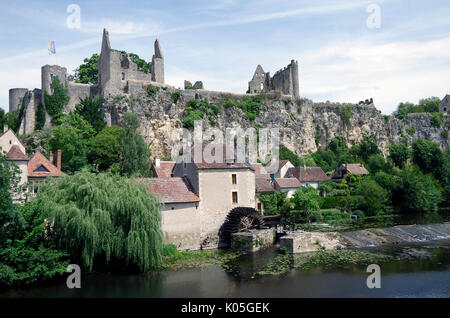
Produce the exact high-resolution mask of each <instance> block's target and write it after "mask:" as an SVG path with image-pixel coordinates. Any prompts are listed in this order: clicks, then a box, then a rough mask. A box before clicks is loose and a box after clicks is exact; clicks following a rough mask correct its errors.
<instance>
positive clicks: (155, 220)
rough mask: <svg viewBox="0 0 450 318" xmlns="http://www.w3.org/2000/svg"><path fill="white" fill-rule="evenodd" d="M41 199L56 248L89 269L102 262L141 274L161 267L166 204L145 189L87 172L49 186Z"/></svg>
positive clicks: (120, 180)
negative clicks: (134, 270)
mask: <svg viewBox="0 0 450 318" xmlns="http://www.w3.org/2000/svg"><path fill="white" fill-rule="evenodd" d="M37 200H38V201H40V203H42V204H43V206H44V209H45V210H46V211H48V218H49V221H50V223H49V224H51V229H52V230H51V232H50V233H51V235H52V237H53V239H54V240H55V241H56V243H57V245H58V246H59V247H60V248H62V249H64V250H67V252H68V253H69V254H70V256H71V261H72V262H78V264H80V265H82V266H83V267H84V268H85V269H87V270H89V271H90V270H92V267H93V265H94V260H96V261H97V260H101V259H102V258H103V259H104V260H106V262H109V261H110V260H114V261H115V262H116V261H119V262H121V263H122V262H123V264H125V265H132V266H138V267H139V269H140V270H141V271H148V270H150V269H154V268H158V267H159V266H161V265H162V263H163V254H162V251H163V236H162V231H161V212H160V207H161V204H160V202H159V201H158V199H157V198H156V197H155V196H154V195H152V194H150V193H148V192H147V190H146V188H145V186H143V185H139V184H136V183H135V182H134V181H132V180H126V179H124V178H121V177H119V176H114V175H111V174H98V175H95V174H92V173H89V172H87V171H84V170H83V171H82V172H79V173H76V174H74V175H72V176H64V177H60V178H57V179H54V180H52V181H50V182H48V183H47V184H46V186H45V187H44V188H43V189H41V191H40V193H39V195H38V198H37Z"/></svg>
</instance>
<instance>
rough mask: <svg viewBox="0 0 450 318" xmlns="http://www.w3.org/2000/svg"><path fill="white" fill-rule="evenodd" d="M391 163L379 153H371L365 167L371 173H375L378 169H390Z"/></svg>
mask: <svg viewBox="0 0 450 318" xmlns="http://www.w3.org/2000/svg"><path fill="white" fill-rule="evenodd" d="M391 168H392V167H391V164H390V163H389V162H387V161H386V159H385V158H384V157H383V155H381V154H377V155H371V156H370V157H369V158H368V159H367V169H368V170H369V172H370V173H371V174H375V173H377V172H378V171H390V170H391Z"/></svg>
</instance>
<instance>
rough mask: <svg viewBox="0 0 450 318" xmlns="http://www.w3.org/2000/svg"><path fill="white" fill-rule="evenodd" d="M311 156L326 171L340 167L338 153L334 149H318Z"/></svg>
mask: <svg viewBox="0 0 450 318" xmlns="http://www.w3.org/2000/svg"><path fill="white" fill-rule="evenodd" d="M311 156H312V158H313V159H314V161H315V163H316V164H317V165H318V166H319V167H320V168H322V170H323V171H325V172H332V171H334V170H335V169H336V168H337V167H338V161H337V158H336V155H335V154H334V152H332V151H329V150H327V151H323V150H317V151H316V152H315V153H313V154H312V155H311Z"/></svg>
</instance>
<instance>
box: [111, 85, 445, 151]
mask: <svg viewBox="0 0 450 318" xmlns="http://www.w3.org/2000/svg"><path fill="white" fill-rule="evenodd" d="M176 91H179V92H180V97H179V99H178V100H177V101H176V102H174V98H173V96H172V93H174V92H176ZM244 96H245V95H244V94H230V93H223V92H212V91H206V90H175V89H173V88H170V87H169V88H167V87H164V88H161V89H159V91H157V92H156V93H154V94H153V95H149V94H148V93H147V92H146V91H145V90H141V91H140V92H138V93H135V94H134V95H133V96H131V95H128V94H124V95H122V96H115V97H113V96H108V97H106V98H105V103H104V110H105V112H106V114H107V118H108V121H110V123H112V124H120V122H121V116H122V114H124V113H126V112H128V111H133V112H135V113H136V114H137V115H138V116H139V118H140V119H141V127H140V132H141V133H142V135H143V136H144V138H145V140H146V142H147V143H148V145H149V146H150V148H151V150H152V154H153V155H154V156H158V157H168V156H169V155H170V151H171V149H172V146H173V145H172V142H171V141H170V136H171V135H172V132H173V130H174V129H176V128H181V127H182V122H181V120H182V118H183V114H184V112H185V108H186V104H187V102H188V101H189V100H190V99H197V100H202V99H207V100H208V101H209V103H211V104H214V105H217V106H219V107H220V108H221V113H220V114H218V115H217V116H216V117H215V118H214V121H215V123H216V127H217V128H219V129H221V130H224V129H225V128H227V127H233V126H236V125H239V126H241V127H242V128H244V129H245V128H248V127H255V125H259V126H260V127H264V128H272V127H278V128H279V129H280V138H281V142H282V143H283V144H284V145H285V146H287V147H288V148H290V149H291V150H293V151H294V152H295V153H297V154H298V155H304V154H308V153H310V152H314V151H316V150H317V149H318V148H321V149H323V148H325V147H326V145H327V144H328V143H329V142H330V141H331V139H333V138H334V137H335V136H337V135H343V136H345V137H346V138H347V141H348V145H349V146H351V145H353V144H355V143H357V142H359V141H360V140H361V139H362V136H363V133H364V132H368V133H370V134H373V135H375V137H376V139H377V142H378V145H379V147H380V149H382V151H383V152H384V153H385V154H386V153H387V149H388V146H389V143H390V142H391V141H399V140H400V139H401V138H402V137H403V136H406V138H408V140H409V141H412V140H414V139H416V138H424V139H428V140H432V141H434V142H438V143H440V145H441V148H442V149H446V148H448V146H449V141H448V140H447V138H445V137H444V136H445V133H442V132H443V131H445V130H447V131H448V129H449V125H450V118H449V116H448V115H447V116H444V117H443V123H444V124H443V125H442V127H441V128H437V127H433V126H432V124H431V122H430V118H431V115H430V114H425V113H422V114H410V115H409V116H408V117H407V118H405V119H404V120H398V119H396V118H394V117H393V116H387V115H382V114H381V113H380V111H378V110H377V109H376V108H375V107H373V106H359V105H355V104H353V105H351V107H347V109H348V108H351V117H350V119H349V121H348V122H347V123H345V122H344V120H343V116H342V112H343V111H344V109H345V106H346V105H349V104H339V103H329V102H327V103H314V102H312V101H310V100H307V99H299V100H294V99H291V98H290V96H280V95H276V94H272V95H270V94H269V95H264V96H263V97H262V101H261V107H260V112H259V115H258V116H257V117H256V119H255V120H254V121H250V120H249V119H248V118H247V116H245V113H244V112H243V111H242V110H241V109H240V108H238V107H224V106H223V100H224V99H227V98H231V99H234V100H238V101H239V100H242V98H244ZM109 118H110V120H109ZM411 126H414V127H415V132H414V133H412V134H411V129H410V130H409V132H410V134H411V136H410V135H409V134H408V133H407V132H406V131H407V129H408V128H409V127H411ZM203 127H210V122H209V120H207V119H206V117H205V119H204V120H203Z"/></svg>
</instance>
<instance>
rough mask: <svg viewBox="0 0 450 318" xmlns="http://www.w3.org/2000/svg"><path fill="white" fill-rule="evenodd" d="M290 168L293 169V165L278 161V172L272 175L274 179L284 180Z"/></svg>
mask: <svg viewBox="0 0 450 318" xmlns="http://www.w3.org/2000/svg"><path fill="white" fill-rule="evenodd" d="M290 168H294V165H293V164H292V163H291V162H290V161H289V160H280V161H279V163H278V171H277V172H276V173H275V174H274V178H284V177H285V175H286V173H287V171H288V169H290Z"/></svg>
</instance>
